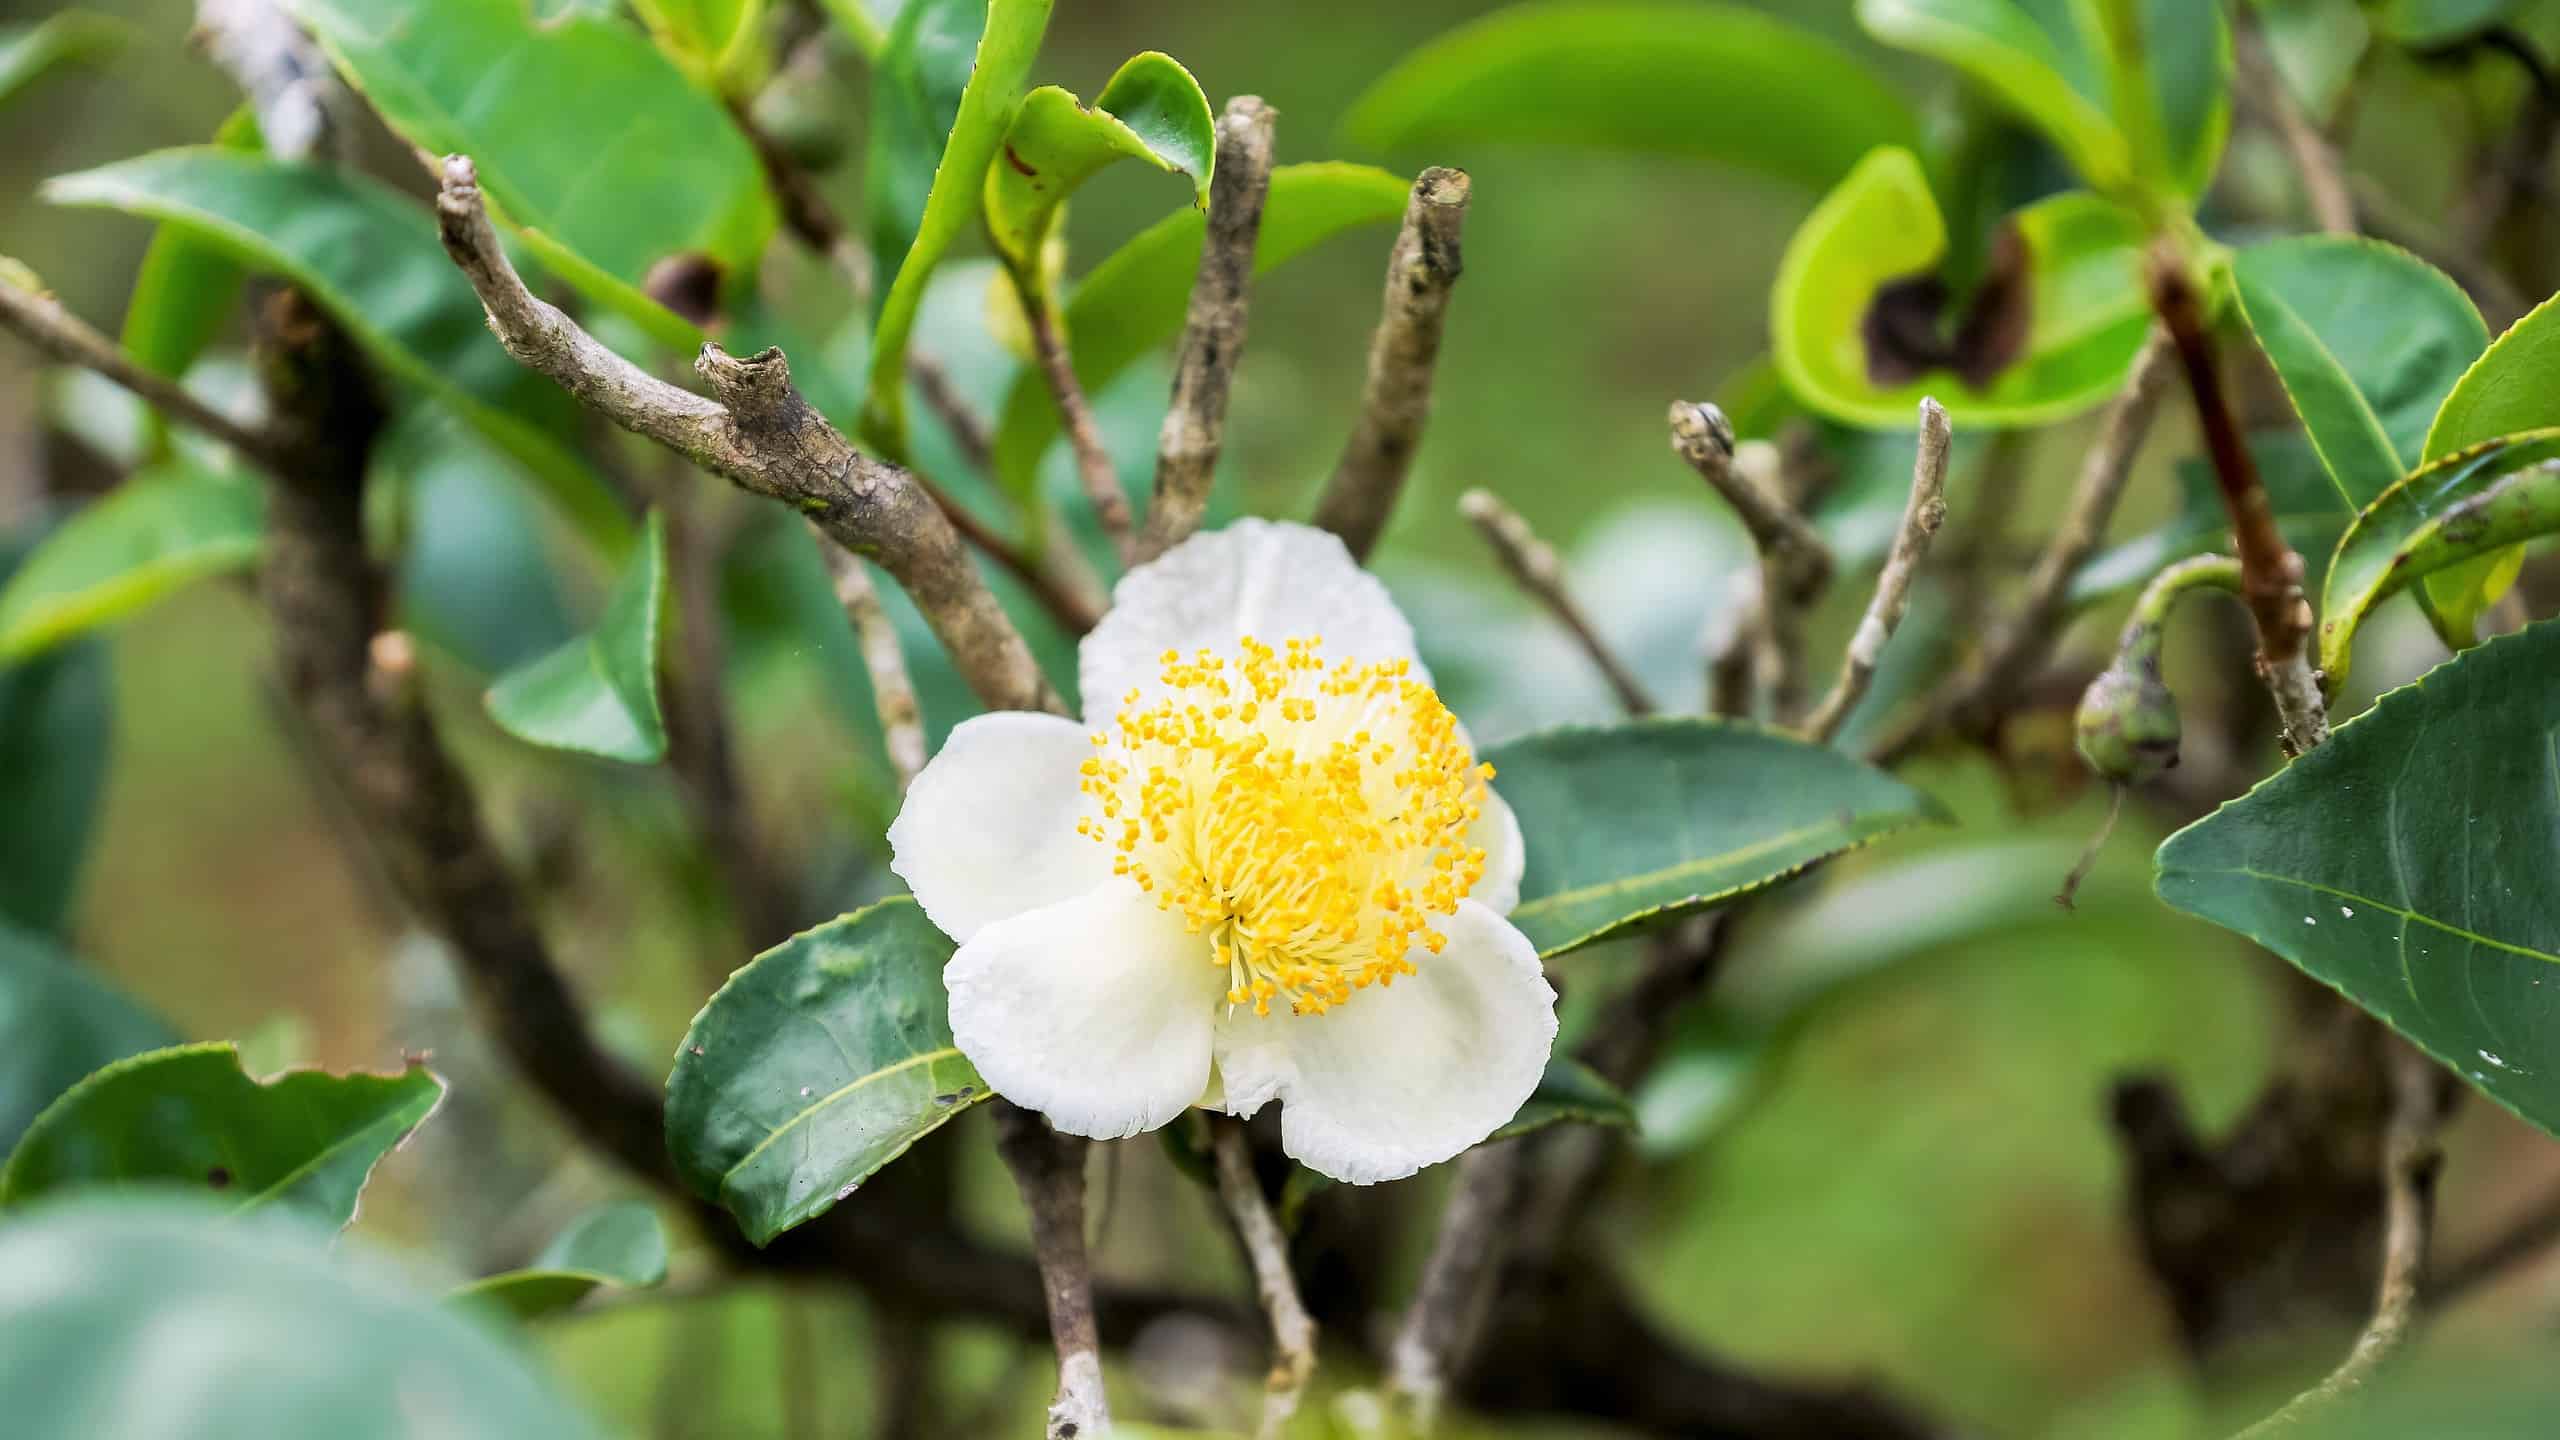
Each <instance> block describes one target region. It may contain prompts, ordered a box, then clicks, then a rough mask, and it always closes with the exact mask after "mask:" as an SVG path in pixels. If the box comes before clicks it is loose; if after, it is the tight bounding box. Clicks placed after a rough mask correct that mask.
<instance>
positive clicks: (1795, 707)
mask: <svg viewBox="0 0 2560 1440" xmlns="http://www.w3.org/2000/svg"><path fill="white" fill-rule="evenodd" d="M1671 450H1672V453H1673V454H1675V455H1678V456H1679V457H1680V458H1681V459H1683V460H1686V461H1688V462H1689V466H1690V468H1691V469H1694V470H1696V471H1697V472H1698V474H1699V475H1700V476H1702V477H1704V478H1705V480H1706V482H1707V483H1708V484H1709V485H1711V486H1714V487H1715V491H1716V493H1717V494H1719V495H1721V496H1723V497H1724V499H1725V503H1726V504H1728V505H1731V506H1732V507H1733V510H1734V513H1735V514H1736V515H1739V516H1740V517H1741V518H1742V526H1743V528H1744V529H1745V530H1748V531H1750V532H1751V543H1752V544H1753V545H1755V546H1757V547H1758V548H1759V551H1760V579H1761V596H1762V599H1761V605H1760V625H1761V627H1762V629H1763V631H1764V634H1763V637H1762V643H1763V644H1764V645H1765V646H1766V647H1767V651H1766V653H1767V656H1768V658H1769V659H1770V660H1771V661H1772V662H1774V665H1773V673H1772V675H1771V677H1770V684H1769V706H1770V710H1771V712H1772V714H1774V715H1775V716H1776V718H1777V719H1778V720H1779V721H1781V722H1792V721H1793V720H1795V719H1796V717H1797V716H1798V715H1799V714H1800V713H1801V712H1802V710H1803V708H1804V621H1805V616H1806V614H1807V612H1809V611H1810V610H1811V609H1812V608H1813V605H1814V602H1815V601H1817V600H1819V599H1821V598H1822V590H1823V587H1824V586H1826V585H1828V584H1830V583H1831V551H1830V550H1829V549H1828V548H1827V547H1826V546H1824V545H1823V543H1822V537H1821V536H1820V535H1817V534H1815V533H1814V529H1813V526H1812V525H1811V524H1809V523H1808V522H1807V521H1806V520H1805V518H1804V516H1802V515H1800V514H1798V513H1797V512H1796V509H1795V507H1794V506H1793V505H1791V504H1789V503H1788V502H1787V500H1786V499H1785V498H1784V497H1782V496H1780V495H1779V494H1777V493H1776V492H1775V491H1773V490H1771V489H1769V488H1768V487H1766V486H1764V485H1762V484H1761V483H1760V482H1759V481H1757V480H1755V479H1754V478H1753V477H1752V476H1750V475H1749V474H1747V473H1745V472H1744V470H1743V468H1742V467H1741V466H1739V465H1736V464H1735V463H1734V438H1733V424H1732V422H1731V421H1728V420H1727V419H1725V416H1724V412H1723V411H1722V410H1719V409H1717V408H1716V407H1715V406H1713V405H1702V404H1694V403H1692V402H1690V401H1687V400H1674V401H1672V402H1671Z"/></svg>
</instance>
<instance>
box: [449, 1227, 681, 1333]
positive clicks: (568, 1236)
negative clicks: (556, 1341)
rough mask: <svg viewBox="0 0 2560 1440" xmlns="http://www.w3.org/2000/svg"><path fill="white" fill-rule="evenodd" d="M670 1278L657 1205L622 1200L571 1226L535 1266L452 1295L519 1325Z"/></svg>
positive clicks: (475, 1283) (476, 1282)
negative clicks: (600, 1294)
mask: <svg viewBox="0 0 2560 1440" xmlns="http://www.w3.org/2000/svg"><path fill="white" fill-rule="evenodd" d="M666 1278H667V1230H666V1227H665V1226H664V1225H662V1224H660V1223H659V1221H658V1211H657V1208H656V1207H655V1206H652V1205H650V1204H648V1203H647V1202H645V1201H640V1200H623V1201H618V1202H616V1203H614V1204H611V1205H604V1206H599V1207H598V1208H596V1209H594V1210H590V1211H588V1212H587V1213H586V1214H584V1215H581V1216H579V1217H578V1218H577V1219H576V1220H575V1221H573V1222H571V1224H570V1226H569V1228H568V1229H566V1230H563V1231H561V1232H560V1234H559V1235H558V1236H557V1237H556V1238H555V1239H553V1240H552V1242H551V1243H550V1244H549V1245H547V1246H545V1247H543V1251H542V1253H541V1254H540V1255H538V1256H536V1257H534V1261H533V1263H532V1264H531V1265H528V1266H526V1267H525V1268H524V1269H522V1270H509V1271H507V1272H505V1273H504V1274H500V1275H491V1276H488V1277H486V1278H484V1279H479V1280H474V1281H472V1282H471V1283H470V1284H468V1285H465V1286H463V1287H462V1288H461V1289H459V1290H456V1291H455V1292H454V1293H453V1298H454V1299H456V1300H458V1301H461V1302H463V1303H465V1304H469V1305H482V1306H487V1307H489V1308H491V1309H494V1310H497V1311H500V1312H502V1313H504V1314H506V1315H509V1316H512V1317H514V1318H515V1319H518V1320H532V1319H536V1318H539V1317H541V1316H544V1315H549V1314H552V1313H554V1312H557V1311H561V1310H566V1309H568V1308H569V1307H570V1306H572V1305H575V1304H577V1303H578V1302H579V1301H581V1300H584V1299H585V1298H587V1296H589V1295H591V1294H593V1293H595V1292H596V1291H598V1290H601V1289H603V1288H605V1287H607V1286H612V1287H615V1288H619V1289H626V1290H630V1289H647V1288H649V1287H651V1286H655V1285H660V1284H663V1283H665V1281H666Z"/></svg>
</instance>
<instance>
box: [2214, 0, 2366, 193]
mask: <svg viewBox="0 0 2560 1440" xmlns="http://www.w3.org/2000/svg"><path fill="white" fill-rule="evenodd" d="M2234 18H2235V23H2234V25H2233V26H2232V34H2231V42H2232V43H2231V48H2232V52H2233V58H2234V59H2235V60H2236V61H2237V62H2238V65H2239V69H2240V77H2241V80H2242V82H2243V83H2242V85H2241V88H2240V93H2241V94H2242V95H2243V96H2244V97H2248V98H2250V99H2253V100H2254V101H2255V102H2256V104H2257V106H2258V108H2259V110H2260V111H2261V112H2262V113H2263V114H2264V115H2265V116H2266V118H2267V122H2268V123H2269V124H2271V125H2273V126H2274V127H2275V131H2276V135H2277V137H2278V138H2280V139H2282V140H2283V141H2284V147H2285V149H2286V151H2287V152H2289V153H2290V154H2291V155H2292V156H2293V168H2294V172H2295V173H2296V174H2298V175H2300V176H2301V177H2302V189H2303V194H2304V197H2305V198H2306V199H2308V200H2309V201H2310V202H2311V216H2312V219H2313V220H2314V221H2316V222H2317V223H2318V224H2319V226H2320V228H2321V230H2323V231H2324V232H2326V233H2328V234H2331V235H2353V234H2355V233H2356V202H2355V195H2354V192H2353V191H2352V190H2351V189H2349V187H2348V185H2347V177H2346V170H2345V167H2344V166H2343V165H2341V164H2340V162H2339V158H2338V147H2337V145H2336V144H2335V143H2333V142H2332V141H2331V140H2330V139H2329V136H2328V134H2327V132H2325V131H2323V130H2322V129H2321V128H2320V127H2319V126H2318V125H2316V124H2314V123H2312V120H2311V117H2310V116H2308V115H2306V114H2304V113H2303V111H2302V106H2301V105H2300V104H2299V103H2298V102H2297V101H2295V99H2294V97H2293V87H2292V86H2290V85H2288V84H2286V83H2285V78H2284V75H2283V74H2282V73H2281V72H2280V71H2279V70H2278V69H2277V68H2276V65H2275V61H2274V59H2273V58H2272V57H2271V56H2269V55H2268V53H2267V44H2266V36H2265V33H2264V30H2263V27H2262V26H2261V25H2260V23H2259V21H2258V12H2257V10H2256V9H2255V8H2254V7H2252V6H2248V5H2243V6H2240V7H2238V9H2237V10H2236V11H2235V12H2234Z"/></svg>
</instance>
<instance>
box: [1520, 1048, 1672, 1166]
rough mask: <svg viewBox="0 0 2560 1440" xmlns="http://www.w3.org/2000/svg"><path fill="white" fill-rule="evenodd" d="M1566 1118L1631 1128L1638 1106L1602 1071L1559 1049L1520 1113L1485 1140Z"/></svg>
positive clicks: (1633, 1126) (1544, 1125) (1553, 1123)
mask: <svg viewBox="0 0 2560 1440" xmlns="http://www.w3.org/2000/svg"><path fill="white" fill-rule="evenodd" d="M1567 1121H1572V1122H1575V1123H1577V1124H1583V1125H1606V1126H1609V1127H1611V1128H1613V1129H1619V1130H1632V1129H1634V1128H1635V1125H1636V1107H1635V1106H1634V1105H1632V1104H1630V1103H1628V1100H1627V1097H1626V1095H1625V1094H1624V1093H1623V1092H1621V1091H1620V1090H1619V1089H1618V1087H1617V1086H1615V1085H1612V1084H1610V1083H1609V1082H1608V1081H1606V1080H1604V1079H1602V1078H1600V1072H1599V1071H1597V1070H1594V1069H1592V1068H1591V1067H1590V1066H1588V1065H1585V1064H1583V1063H1582V1062H1581V1061H1579V1060H1576V1059H1574V1058H1573V1057H1572V1056H1570V1055H1567V1054H1565V1053H1564V1052H1562V1051H1558V1052H1556V1053H1555V1054H1554V1055H1552V1056H1550V1057H1548V1060H1547V1073H1545V1074H1544V1075H1541V1076H1539V1077H1538V1088H1537V1089H1536V1090H1534V1091H1532V1092H1530V1095H1529V1099H1528V1101H1527V1102H1526V1103H1525V1104H1523V1105H1522V1106H1521V1107H1520V1113H1518V1114H1516V1115H1514V1116H1512V1117H1511V1118H1510V1119H1509V1120H1506V1121H1504V1122H1503V1123H1502V1127H1501V1128H1500V1129H1498V1130H1496V1131H1494V1132H1493V1133H1492V1134H1490V1135H1488V1136H1486V1137H1485V1138H1484V1141H1483V1143H1484V1144H1488V1145H1490V1144H1492V1143H1493V1142H1494V1141H1496V1140H1509V1139H1511V1138H1513V1137H1514V1136H1519V1135H1527V1134H1529V1133H1531V1132H1532V1131H1537V1130H1544V1129H1546V1128H1547V1127H1548V1126H1550V1125H1561V1124H1564V1123H1565V1122H1567Z"/></svg>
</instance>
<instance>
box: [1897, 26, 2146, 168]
mask: <svg viewBox="0 0 2560 1440" xmlns="http://www.w3.org/2000/svg"><path fill="white" fill-rule="evenodd" d="M2076 10H2077V7H2070V6H2064V7H2054V6H2043V7H2038V13H2034V14H2031V13H2030V12H2029V11H2028V9H2027V7H2025V6H2024V5H2021V4H2018V3H2015V0H1858V23H1859V24H1861V25H1863V26H1865V27H1866V29H1867V33H1868V34H1870V35H1873V36H1875V37H1876V38H1877V39H1878V40H1881V41H1883V42H1884V43H1885V44H1887V45H1892V46H1896V47H1899V48H1901V49H1904V50H1910V51H1914V52H1916V53H1919V54H1922V55H1927V56H1929V57H1931V58H1933V59H1936V60H1939V61H1942V62H1944V63H1946V64H1949V65H1953V66H1955V67H1956V68H1957V69H1959V70H1962V71H1964V72H1965V74H1966V75H1968V76H1969V77H1971V78H1972V79H1973V81H1974V82H1975V83H1976V84H1979V85H1980V86H1982V87H1983V88H1984V89H1985V90H1987V91H1989V92H1990V93H1991V94H1992V95H1994V96H1997V97H1998V98H1999V99H2000V101H2001V102H2002V103H2003V104H2006V105H2007V106H2008V107H2009V108H2010V109H2012V110H2014V111H2016V112H2017V113H2018V115H2019V117H2020V118H2022V119H2024V120H2025V121H2027V123H2029V124H2031V125H2033V126H2035V127H2036V128H2037V129H2038V130H2041V131H2043V132H2044V135H2045V138H2046V139H2048V140H2051V141H2052V142H2053V145H2054V148H2055V149H2057V150H2060V151H2061V152H2062V154H2063V158H2064V159H2066V160H2069V161H2070V162H2071V168H2072V169H2074V170H2076V171H2078V172H2079V173H2080V179H2081V181H2082V183H2084V184H2086V185H2088V186H2089V187H2090V188H2091V189H2094V190H2101V191H2117V190H2121V189H2123V188H2124V187H2125V186H2126V185H2127V184H2128V183H2129V182H2130V181H2131V179H2132V176H2133V154H2132V152H2131V150H2130V149H2129V148H2128V147H2127V145H2126V143H2125V137H2124V133H2123V132H2122V131H2121V130H2120V129H2118V128H2117V126H2116V122H2115V118H2114V116H2113V115H2112V114H2111V113H2109V110H2108V108H2107V99H2106V88H2105V87H2106V76H2105V73H2104V65H2103V61H2102V59H2101V58H2100V56H2099V55H2098V54H2097V53H2096V48H2095V47H2094V46H2093V45H2092V44H2091V38H2092V37H2090V36H2088V35H2087V34H2085V33H2084V32H2083V31H2082V30H2081V28H2080V26H2079V24H2078V20H2077V14H2076ZM2057 11H2058V12H2059V13H2055V12H2057Z"/></svg>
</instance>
